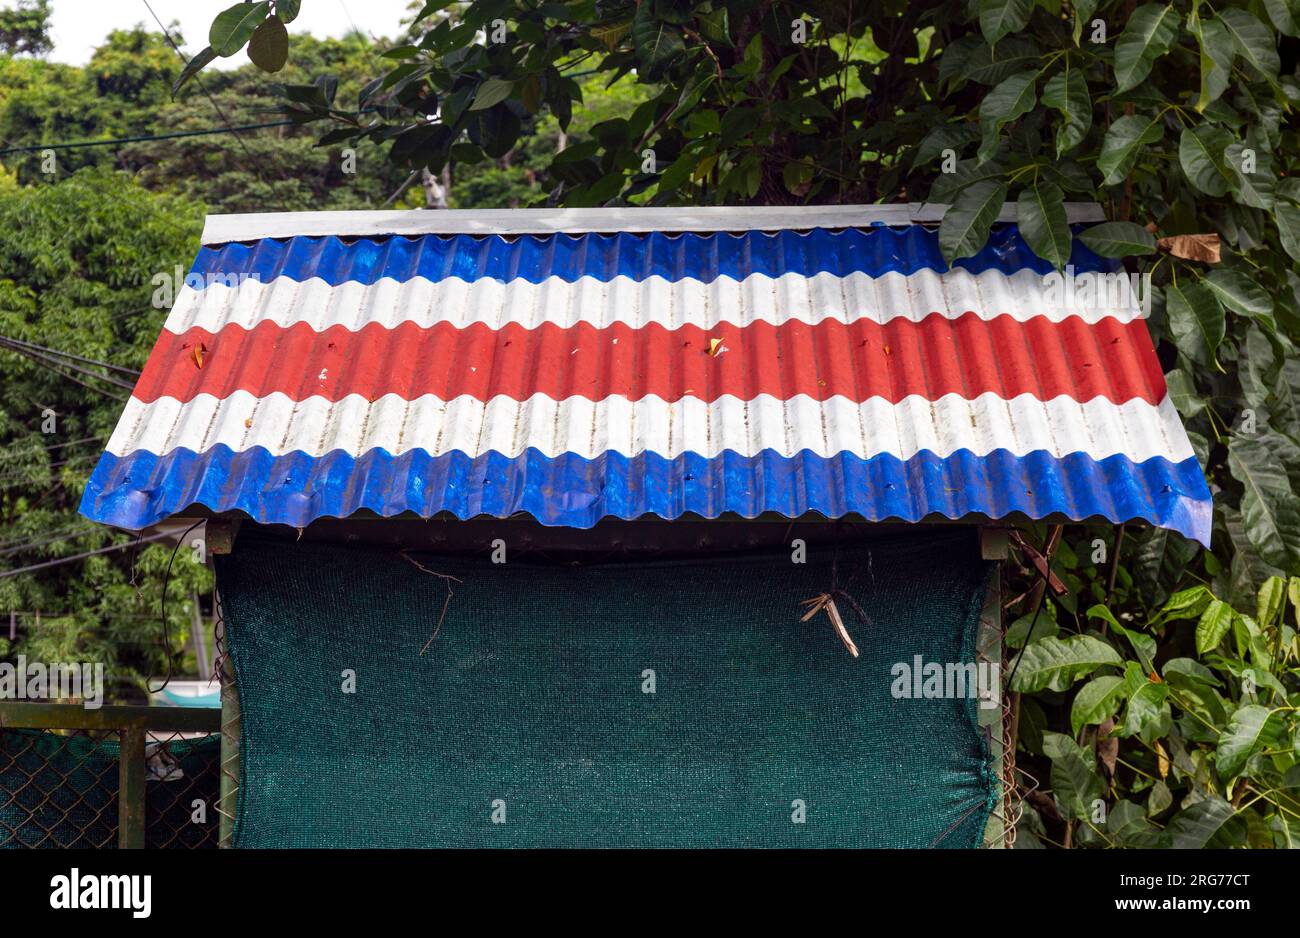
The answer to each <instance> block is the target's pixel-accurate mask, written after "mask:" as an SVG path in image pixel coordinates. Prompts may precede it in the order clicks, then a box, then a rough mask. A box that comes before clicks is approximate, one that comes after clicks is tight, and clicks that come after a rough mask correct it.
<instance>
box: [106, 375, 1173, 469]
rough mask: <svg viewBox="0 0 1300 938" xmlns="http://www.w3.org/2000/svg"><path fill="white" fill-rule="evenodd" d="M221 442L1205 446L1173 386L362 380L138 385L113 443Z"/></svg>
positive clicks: (1131, 454) (886, 448)
mask: <svg viewBox="0 0 1300 938" xmlns="http://www.w3.org/2000/svg"><path fill="white" fill-rule="evenodd" d="M219 444H220V445H225V446H228V447H230V448H231V449H234V450H237V451H238V450H247V449H252V448H254V447H258V446H260V447H264V448H265V449H267V450H269V451H270V452H271V454H272V455H277V456H278V455H281V454H284V453H291V452H295V451H302V452H305V453H307V454H308V455H310V456H313V457H320V456H323V455H325V454H326V453H328V452H332V451H334V450H343V451H344V452H347V453H350V454H352V455H353V456H360V455H361V454H363V453H365V452H366V451H367V450H370V449H374V448H382V449H384V450H387V451H388V452H389V453H391V454H393V455H398V454H400V453H404V452H407V451H409V450H412V449H424V450H426V451H427V452H429V453H430V454H431V455H435V456H436V455H439V454H442V453H446V452H449V451H452V450H459V451H461V452H464V453H466V454H468V455H470V456H477V455H479V454H481V453H485V452H492V451H495V452H500V453H504V454H507V455H510V456H515V455H518V454H519V453H521V452H523V451H524V450H526V449H528V448H530V447H535V448H536V449H538V450H541V451H542V452H543V453H544V454H545V455H547V456H548V457H554V456H557V455H560V454H562V453H565V452H577V453H578V455H580V456H583V457H586V458H594V457H595V456H598V455H600V454H601V453H604V452H606V451H613V452H618V453H622V454H624V455H626V456H633V455H637V454H639V453H642V452H645V451H649V452H653V453H657V454H659V455H661V456H666V457H668V458H674V457H676V456H677V455H678V454H680V453H682V452H693V453H698V454H700V455H703V456H706V457H709V458H712V457H714V456H716V455H717V454H719V453H721V452H722V451H724V450H733V451H735V452H737V453H739V454H741V455H743V456H752V455H755V454H757V453H760V452H762V451H764V450H774V451H776V452H778V453H780V454H781V455H783V456H793V455H795V454H796V453H799V452H800V451H802V450H810V451H812V452H813V453H815V454H817V455H819V456H833V455H835V454H837V453H840V452H849V453H853V454H855V455H858V456H874V455H877V454H880V453H890V454H892V455H894V456H897V457H899V458H900V459H908V458H910V457H911V456H913V455H914V454H915V453H917V452H919V451H921V450H928V451H930V452H932V453H935V454H936V455H938V456H941V457H946V456H948V455H950V454H951V453H953V452H955V451H957V450H962V449H964V450H970V451H971V452H972V453H974V454H975V455H977V456H983V455H986V454H988V453H989V452H991V451H993V450H995V449H1007V450H1010V451H1011V452H1012V453H1014V454H1016V455H1025V454H1027V453H1031V452H1035V451H1040V450H1045V451H1047V452H1048V453H1051V454H1052V455H1053V456H1065V455H1067V454H1069V453H1076V452H1082V453H1086V454H1087V455H1089V456H1091V457H1093V458H1094V459H1104V458H1105V457H1107V456H1112V455H1116V454H1122V455H1125V456H1127V457H1128V458H1130V459H1132V460H1135V461H1138V462H1141V461H1143V460H1146V459H1149V458H1151V457H1153V456H1163V457H1165V458H1166V459H1170V460H1172V461H1174V462H1178V461H1181V460H1183V459H1186V458H1188V457H1189V456H1191V455H1192V448H1191V444H1190V443H1189V442H1188V440H1187V436H1186V434H1185V433H1184V432H1183V429H1182V425H1181V423H1180V422H1179V419H1178V414H1177V412H1176V411H1175V409H1174V407H1173V404H1172V403H1171V401H1170V399H1169V398H1168V397H1166V398H1165V399H1164V400H1163V401H1161V403H1160V405H1159V406H1153V405H1151V404H1149V403H1147V402H1145V401H1142V400H1138V399H1134V400H1130V401H1126V402H1125V403H1123V404H1114V403H1112V402H1110V401H1108V400H1107V399H1105V398H1103V397H1097V398H1094V399H1093V400H1091V401H1088V402H1087V403H1083V404H1081V403H1079V402H1077V401H1075V400H1072V399H1071V398H1069V397H1065V396H1061V397H1057V398H1054V399H1053V400H1050V401H1041V400H1039V399H1038V398H1035V397H1034V396H1033V395H1031V394H1022V395H1020V396H1018V397H1015V398H1012V399H1010V400H1006V399H1003V398H1001V397H998V395H996V394H994V393H993V392H988V393H985V394H981V395H979V396H978V397H976V398H975V399H973V400H967V399H966V398H963V397H961V396H960V395H957V394H947V395H944V396H943V397H940V398H939V399H938V400H936V401H930V400H927V399H925V398H924V397H920V396H917V395H913V396H911V397H907V398H904V399H903V400H902V401H901V402H900V403H898V404H891V403H889V401H887V400H885V399H883V398H879V397H877V398H872V399H871V400H869V401H866V402H864V403H862V404H856V403H854V402H852V401H850V400H848V399H847V398H844V397H833V398H830V399H829V400H827V401H825V402H819V401H817V400H814V399H813V398H811V397H808V396H806V395H798V396H796V397H793V398H791V399H790V400H789V401H782V400H780V399H778V398H775V397H772V396H770V395H759V396H758V397H756V398H754V399H753V400H749V401H744V400H740V399H738V398H736V397H733V396H729V395H728V396H724V397H721V398H719V399H718V400H716V401H713V402H712V403H707V402H705V401H702V400H699V399H698V398H683V399H682V400H680V401H676V402H674V403H668V402H666V401H664V400H663V399H661V398H658V397H653V396H651V397H645V398H642V399H640V400H637V401H630V400H629V399H627V398H626V397H621V396H612V397H608V398H605V399H604V400H601V401H591V400H588V399H587V398H583V397H569V398H566V399H564V400H562V401H556V400H553V399H552V398H550V397H547V396H546V395H543V394H536V395H533V396H532V397H530V398H528V399H527V400H524V401H517V400H515V399H513V398H509V397H504V396H499V397H494V398H492V400H490V401H489V402H487V403H486V404H485V403H484V402H483V401H480V400H478V399H476V398H474V397H471V396H469V395H462V396H460V397H456V398H454V399H452V400H450V401H444V400H441V399H439V398H437V397H434V396H433V395H424V396H422V397H419V398H416V399H415V400H412V401H408V400H406V399H405V398H402V397H400V396H398V395H396V394H387V395H384V396H383V397H380V398H379V399H377V400H375V401H370V400H367V399H366V398H365V397H362V396H361V395H356V394H354V395H349V396H347V397H345V398H343V399H342V400H340V401H338V402H337V403H334V402H331V401H329V400H328V399H326V398H323V397H311V398H308V399H306V400H303V401H294V400H293V399H291V398H290V397H288V396H287V395H285V394H281V393H278V392H277V393H274V394H270V395H267V396H266V397H262V398H259V397H256V396H254V395H253V394H251V393H249V392H247V391H236V392H235V393H233V394H231V395H230V396H229V397H226V398H216V397H214V396H212V395H210V394H200V395H198V396H197V397H196V398H194V400H192V401H189V402H186V403H181V402H179V401H177V400H176V399H174V398H170V397H164V398H160V399H159V400H157V401H154V402H152V403H149V404H144V403H142V402H141V401H139V400H138V399H136V398H134V397H133V398H131V399H130V401H129V402H128V403H127V405H126V409H125V411H124V412H123V415H122V419H121V421H120V422H119V423H118V425H117V429H116V430H115V431H114V433H113V436H112V438H111V439H110V440H109V442H108V451H109V452H110V453H113V454H115V455H119V456H122V455H126V454H127V453H129V452H134V451H136V450H147V451H149V452H152V453H157V454H159V455H163V454H165V453H168V452H170V451H171V450H173V449H177V448H181V447H183V448H187V449H191V450H194V451H196V452H197V451H202V450H205V449H208V448H210V447H213V446H217V445H219Z"/></svg>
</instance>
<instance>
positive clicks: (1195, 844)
mask: <svg viewBox="0 0 1300 938" xmlns="http://www.w3.org/2000/svg"><path fill="white" fill-rule="evenodd" d="M1245 828H1246V825H1245V822H1244V821H1242V820H1241V818H1239V817H1238V816H1237V809H1236V808H1234V807H1233V806H1232V805H1230V804H1229V803H1228V802H1226V801H1224V800H1223V799H1222V798H1220V797H1218V796H1217V795H1215V796H1212V797H1210V798H1206V799H1205V800H1203V801H1198V802H1196V803H1195V804H1194V805H1191V806H1190V807H1188V808H1184V809H1183V810H1182V811H1180V812H1179V813H1178V814H1176V815H1175V816H1174V818H1173V820H1171V821H1170V822H1169V825H1168V826H1167V827H1166V828H1165V833H1167V834H1168V835H1169V837H1170V846H1172V847H1173V848H1174V849H1176V850H1200V849H1202V848H1204V847H1235V846H1238V845H1240V843H1241V842H1242V841H1244V840H1245V836H1246V831H1245Z"/></svg>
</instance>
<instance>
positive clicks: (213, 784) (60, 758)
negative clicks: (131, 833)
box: [0, 729, 221, 848]
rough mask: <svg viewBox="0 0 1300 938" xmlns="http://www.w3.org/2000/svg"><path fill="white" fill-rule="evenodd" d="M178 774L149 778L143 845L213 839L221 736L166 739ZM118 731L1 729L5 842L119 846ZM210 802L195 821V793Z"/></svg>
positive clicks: (212, 842) (0, 826) (209, 843)
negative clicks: (100, 734) (201, 820)
mask: <svg viewBox="0 0 1300 938" xmlns="http://www.w3.org/2000/svg"><path fill="white" fill-rule="evenodd" d="M166 750H167V753H168V754H169V756H170V758H171V759H172V760H174V762H175V764H176V765H177V766H178V767H179V769H180V772H179V774H178V777H177V778H176V779H175V780H173V781H161V780H157V781H155V780H149V781H147V782H146V784H145V846H146V847H155V848H161V847H187V848H195V847H216V845H217V844H216V840H217V839H216V837H214V836H213V829H214V828H215V827H216V824H217V813H216V810H215V806H216V803H217V795H218V794H219V787H220V779H219V771H220V754H221V738H220V737H219V736H209V737H205V738H203V739H198V740H185V739H179V740H172V741H169V742H167V743H166ZM118 751H119V745H118V742H117V739H116V737H115V736H110V737H105V738H102V739H92V738H90V737H86V736H65V735H62V734H60V733H51V732H47V731H45V730H26V729H7V730H0V847H10V848H22V847H94V848H112V847H116V846H117V813H118V807H117V787H118ZM195 798H201V799H202V800H204V801H205V802H206V803H207V806H208V811H207V814H208V823H207V824H206V825H200V824H194V823H193V822H192V811H193V808H192V806H191V805H192V801H193V799H195Z"/></svg>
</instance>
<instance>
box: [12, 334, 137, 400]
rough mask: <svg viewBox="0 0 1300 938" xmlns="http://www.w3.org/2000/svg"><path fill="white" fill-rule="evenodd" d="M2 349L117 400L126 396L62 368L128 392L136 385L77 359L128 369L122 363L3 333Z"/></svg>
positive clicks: (113, 367) (106, 366)
mask: <svg viewBox="0 0 1300 938" xmlns="http://www.w3.org/2000/svg"><path fill="white" fill-rule="evenodd" d="M0 349H6V350H8V351H10V352H14V353H16V354H18V355H23V356H25V357H27V358H30V359H31V360H32V361H35V362H39V363H41V364H43V365H45V366H47V367H48V368H50V370H51V371H53V372H54V373H55V374H57V375H59V376H60V377H62V378H67V379H68V380H69V381H75V382H76V383H77V384H79V385H81V386H82V387H83V388H86V389H88V390H91V391H94V392H95V393H97V394H103V395H104V396H105V397H110V398H112V399H114V400H117V401H124V400H125V398H123V397H122V396H121V395H118V394H114V393H112V392H111V391H107V390H105V389H104V388H102V387H96V386H95V385H93V384H88V383H87V382H85V381H83V380H82V379H80V378H78V377H77V376H76V375H75V374H69V373H68V372H66V371H62V370H60V369H63V368H68V369H71V371H73V372H77V373H79V374H83V375H86V376H87V377H90V378H94V379H95V380H96V381H103V382H104V383H106V384H109V385H111V386H113V387H115V388H121V389H122V390H124V391H126V392H127V393H130V392H131V391H132V390H134V385H131V384H128V383H127V382H125V381H122V380H121V379H120V378H115V377H113V376H112V375H106V374H103V373H102V372H98V371H93V370H92V369H90V368H87V367H85V366H84V365H79V364H77V361H91V362H94V363H95V364H96V365H98V366H102V367H105V368H112V369H120V370H127V369H121V366H120V365H110V364H109V363H107V362H97V361H95V360H94V359H85V358H83V357H82V356H79V355H72V354H71V353H68V352H60V351H57V350H55V349H46V348H45V347H44V346H40V345H33V344H31V343H29V342H23V341H21V340H19V339H11V338H9V337H8V336H3V335H0ZM127 371H128V373H130V372H129V370H127Z"/></svg>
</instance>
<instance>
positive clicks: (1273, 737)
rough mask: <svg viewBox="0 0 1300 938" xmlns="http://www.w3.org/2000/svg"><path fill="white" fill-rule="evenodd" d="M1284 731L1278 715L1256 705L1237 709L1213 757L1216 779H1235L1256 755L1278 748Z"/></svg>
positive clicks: (1221, 735)
mask: <svg viewBox="0 0 1300 938" xmlns="http://www.w3.org/2000/svg"><path fill="white" fill-rule="evenodd" d="M1283 730H1284V726H1283V724H1282V714H1281V712H1279V711H1275V710H1270V709H1269V708H1268V707H1261V706H1260V705H1259V704H1247V705H1246V706H1244V707H1240V708H1239V709H1238V710H1237V712H1236V713H1234V714H1233V715H1232V716H1231V717H1230V718H1229V719H1228V726H1227V728H1226V729H1224V731H1223V732H1222V733H1221V734H1220V736H1219V748H1218V750H1217V751H1216V752H1215V755H1214V767H1215V769H1217V770H1218V773H1219V777H1220V778H1221V779H1223V780H1224V781H1225V782H1226V781H1227V780H1228V779H1232V778H1236V777H1237V776H1238V775H1240V774H1241V771H1242V769H1244V768H1245V767H1246V762H1247V760H1249V759H1250V757H1251V756H1253V755H1254V754H1255V753H1257V752H1261V751H1263V750H1265V749H1276V748H1278V747H1279V746H1281V744H1282V738H1283Z"/></svg>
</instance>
